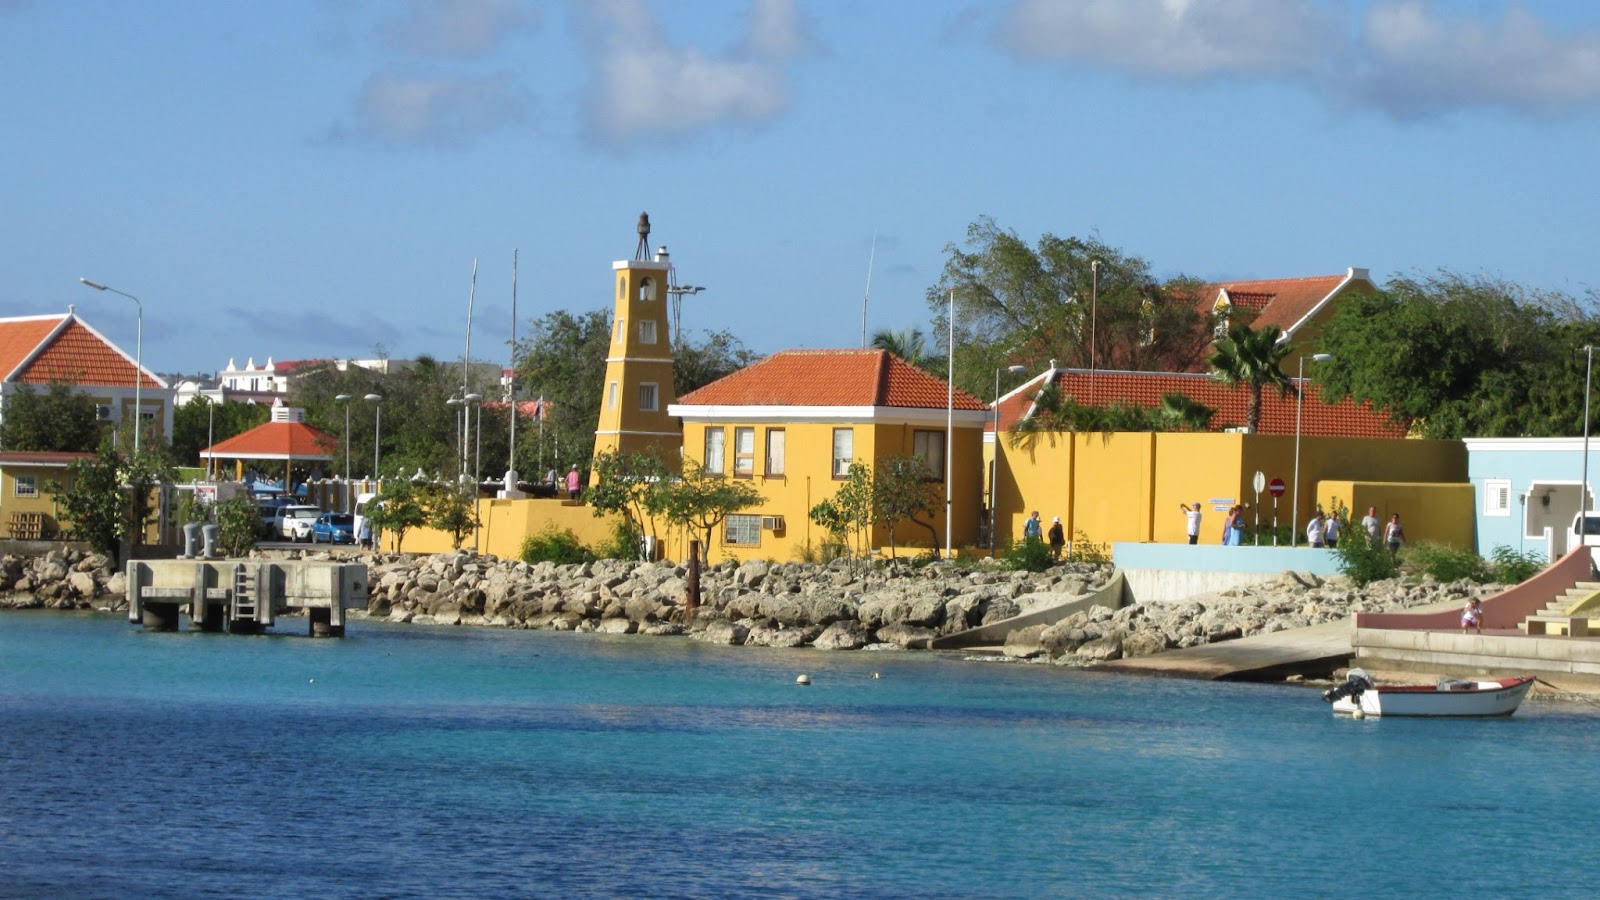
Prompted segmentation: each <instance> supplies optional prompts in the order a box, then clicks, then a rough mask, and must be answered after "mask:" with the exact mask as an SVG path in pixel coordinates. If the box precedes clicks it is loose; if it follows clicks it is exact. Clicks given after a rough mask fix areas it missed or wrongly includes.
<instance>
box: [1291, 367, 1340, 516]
mask: <svg viewBox="0 0 1600 900" xmlns="http://www.w3.org/2000/svg"><path fill="white" fill-rule="evenodd" d="M1330 359H1333V357H1332V356H1331V355H1329V354H1327V353H1313V354H1311V361H1312V362H1327V361H1328V360H1330ZM1298 380H1299V382H1300V383H1299V384H1298V385H1297V386H1296V387H1297V390H1296V391H1295V405H1294V502H1293V503H1291V504H1290V506H1289V509H1290V510H1291V512H1290V514H1289V546H1291V547H1294V546H1298V544H1299V537H1300V411H1301V410H1303V409H1305V405H1306V358H1305V357H1304V356H1302V357H1300V378H1299V379H1298Z"/></svg>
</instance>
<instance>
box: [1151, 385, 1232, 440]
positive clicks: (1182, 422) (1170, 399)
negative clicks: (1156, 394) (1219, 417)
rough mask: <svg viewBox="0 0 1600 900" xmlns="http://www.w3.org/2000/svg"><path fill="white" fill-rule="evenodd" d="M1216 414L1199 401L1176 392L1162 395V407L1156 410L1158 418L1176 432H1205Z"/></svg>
mask: <svg viewBox="0 0 1600 900" xmlns="http://www.w3.org/2000/svg"><path fill="white" fill-rule="evenodd" d="M1216 412H1217V411H1216V410H1214V409H1212V408H1211V407H1209V406H1207V405H1205V404H1204V403H1201V402H1200V401H1199V400H1196V399H1194V398H1193V397H1190V396H1188V395H1187V394H1180V393H1177V392H1176V391H1174V392H1172V393H1168V394H1162V395H1161V406H1160V408H1158V409H1157V410H1156V417H1157V418H1158V419H1159V420H1160V421H1161V422H1162V423H1163V424H1165V425H1166V426H1167V427H1168V428H1171V429H1174V430H1176V431H1205V430H1206V428H1208V427H1210V425H1211V417H1212V416H1214V415H1216Z"/></svg>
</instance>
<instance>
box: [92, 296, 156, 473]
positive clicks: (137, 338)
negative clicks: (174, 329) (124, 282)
mask: <svg viewBox="0 0 1600 900" xmlns="http://www.w3.org/2000/svg"><path fill="white" fill-rule="evenodd" d="M78 280H79V281H81V282H83V283H84V284H86V285H88V286H89V287H92V288H94V289H95V290H97V291H110V292H111V293H113V294H121V295H122V296H124V297H127V298H128V299H129V300H132V301H133V305H134V306H137V307H138V308H139V319H138V329H137V330H136V331H135V332H134V345H133V365H134V368H135V369H137V370H138V371H136V372H134V373H133V459H134V462H136V463H137V462H138V460H139V431H140V427H139V426H140V425H141V424H142V422H141V421H140V417H141V416H143V414H144V407H143V406H142V405H141V404H140V402H139V399H140V395H139V388H140V387H141V386H142V385H143V384H144V304H143V303H141V302H139V298H138V297H135V296H134V295H132V294H129V293H127V292H125V291H119V290H117V289H116V288H114V287H110V286H108V285H104V284H101V283H100V282H98V281H90V280H89V279H87V278H79V279H78Z"/></svg>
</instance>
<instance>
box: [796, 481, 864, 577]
mask: <svg viewBox="0 0 1600 900" xmlns="http://www.w3.org/2000/svg"><path fill="white" fill-rule="evenodd" d="M810 516H811V521H813V522H815V523H817V524H818V525H820V526H821V527H823V528H825V529H827V530H828V533H829V534H831V535H833V537H834V539H835V540H837V541H838V542H839V543H840V544H842V545H844V547H845V548H846V549H848V550H849V551H850V555H851V556H852V557H853V558H856V559H864V558H865V557H866V553H867V549H868V548H867V540H868V529H870V528H871V527H872V469H871V468H870V467H869V466H867V465H866V464H864V463H860V462H852V463H851V464H850V471H849V476H848V477H847V478H846V479H845V482H844V483H843V484H841V485H839V489H838V490H837V491H835V492H834V494H833V496H832V497H830V498H828V499H826V500H823V501H822V502H820V503H818V504H816V505H814V506H812V507H811V511H810Z"/></svg>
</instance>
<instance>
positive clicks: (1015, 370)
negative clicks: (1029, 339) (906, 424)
mask: <svg viewBox="0 0 1600 900" xmlns="http://www.w3.org/2000/svg"><path fill="white" fill-rule="evenodd" d="M1005 370H1006V371H1007V372H1010V373H1011V374H1013V375H1018V374H1021V373H1023V372H1026V371H1028V369H1027V367H1026V366H1006V367H1005ZM945 452H947V453H948V452H949V448H946V450H945ZM999 480H1000V370H999V369H995V370H994V460H993V461H992V462H991V463H990V464H989V555H990V556H994V540H995V534H994V528H995V502H994V501H995V491H996V490H998V487H997V485H998V483H999Z"/></svg>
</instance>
